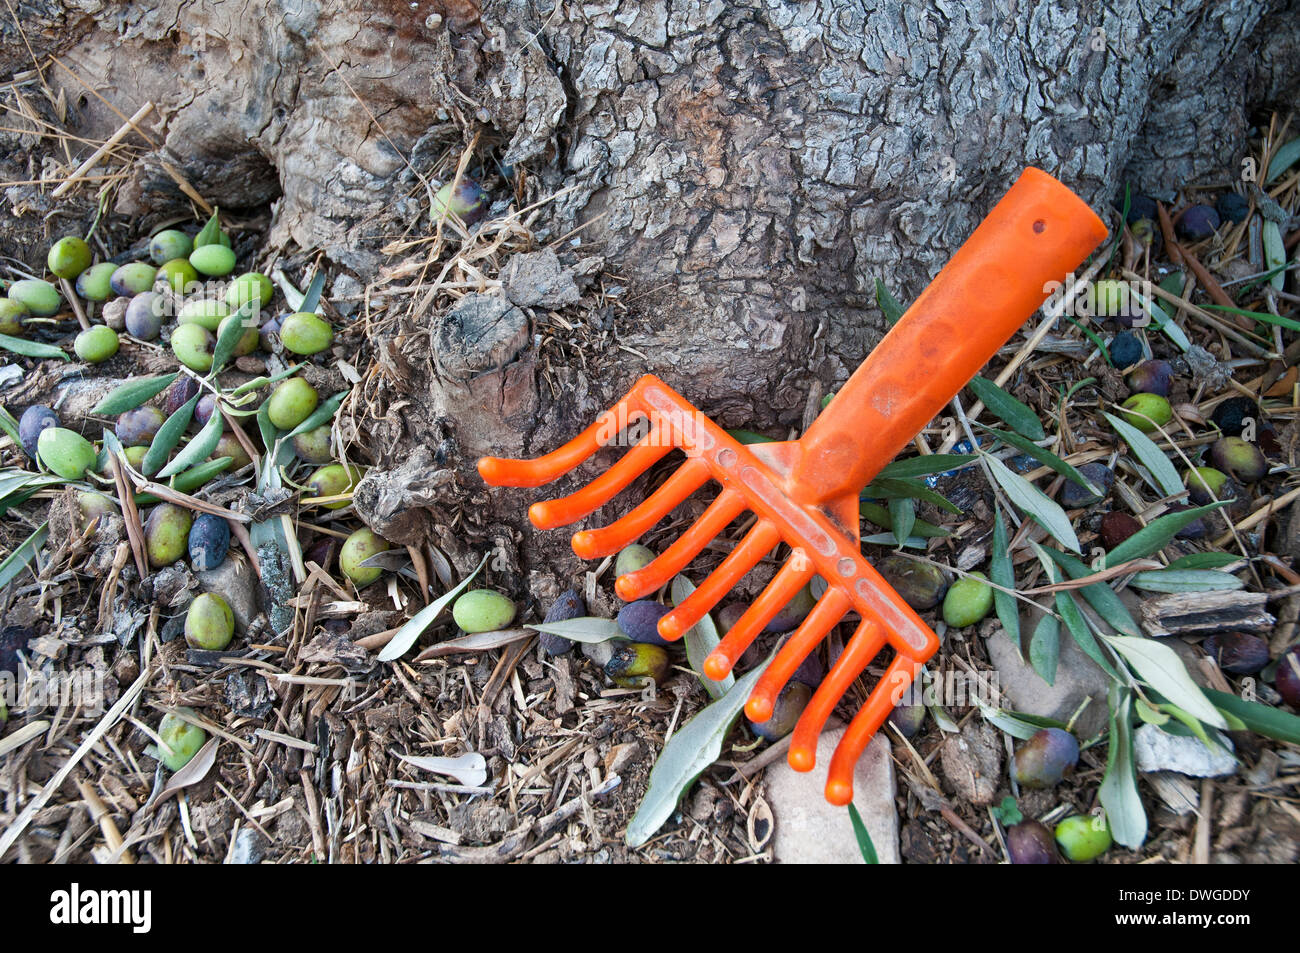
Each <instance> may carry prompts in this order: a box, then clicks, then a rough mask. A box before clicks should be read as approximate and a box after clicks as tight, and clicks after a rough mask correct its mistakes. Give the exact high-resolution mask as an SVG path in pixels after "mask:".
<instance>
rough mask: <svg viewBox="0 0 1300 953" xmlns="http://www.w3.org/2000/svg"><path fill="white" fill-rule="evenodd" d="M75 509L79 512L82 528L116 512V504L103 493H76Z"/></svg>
mask: <svg viewBox="0 0 1300 953" xmlns="http://www.w3.org/2000/svg"><path fill="white" fill-rule="evenodd" d="M77 509H78V511H80V513H81V526H82V529H85V528H86V527H88V526H90V524H91V523H93V522H94V521H95V520H101V521H102V520H104V519H105V518H107V517H109V516H113V515H115V514H116V513H117V504H116V503H114V502H113V501H112V500H111V499H110V498H109V497H107V496H105V495H104V494H103V493H81V492H79V493H77Z"/></svg>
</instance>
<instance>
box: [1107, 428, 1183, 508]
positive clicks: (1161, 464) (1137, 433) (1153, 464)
mask: <svg viewBox="0 0 1300 953" xmlns="http://www.w3.org/2000/svg"><path fill="white" fill-rule="evenodd" d="M1105 417H1106V419H1107V420H1108V421H1109V422H1110V425H1111V426H1112V427H1114V428H1115V430H1116V432H1117V433H1119V435H1120V436H1121V437H1123V438H1124V442H1125V443H1127V444H1128V445H1129V449H1130V450H1132V451H1133V455H1134V456H1135V457H1137V458H1138V460H1139V461H1140V462H1141V464H1142V465H1143V466H1144V467H1146V468H1147V470H1148V471H1149V472H1150V474H1151V478H1152V479H1153V480H1155V481H1156V486H1158V487H1160V489H1161V491H1162V492H1163V493H1164V494H1165V495H1166V496H1176V495H1178V494H1179V493H1182V492H1183V490H1184V489H1186V488H1185V487H1184V486H1183V481H1182V480H1180V479H1178V471H1177V470H1175V469H1174V465H1173V464H1172V463H1170V462H1169V458H1168V457H1167V456H1165V452H1164V451H1163V450H1161V449H1160V448H1159V447H1157V446H1156V445H1155V443H1154V442H1153V441H1152V440H1151V438H1150V437H1148V436H1147V435H1146V434H1144V433H1143V432H1142V431H1141V430H1138V429H1137V428H1136V427H1134V426H1133V425H1132V424H1130V423H1127V422H1126V421H1123V420H1120V419H1119V418H1118V417H1116V416H1114V415H1112V414H1106V415H1105Z"/></svg>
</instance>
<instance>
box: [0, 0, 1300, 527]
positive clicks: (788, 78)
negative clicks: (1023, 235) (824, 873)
mask: <svg viewBox="0 0 1300 953" xmlns="http://www.w3.org/2000/svg"><path fill="white" fill-rule="evenodd" d="M1082 6H1084V7H1086V9H1081V8H1080V7H1081V5H1079V4H1075V3H1071V2H1065V0H1007V2H974V3H959V2H955V0H935V2H930V3H919V2H912V0H907V2H902V3H897V2H892V3H882V4H875V3H869V2H855V0H819V2H809V3H787V2H777V0H766V2H765V0H738V2H726V3H724V2H722V0H707V2H687V0H640V2H637V3H627V2H624V3H619V2H617V0H595V2H590V3H567V4H557V3H556V2H554V0H497V2H490V3H487V4H485V5H484V6H483V8H482V9H481V10H480V9H479V8H478V6H476V5H475V4H474V3H473V2H472V0H419V2H411V0H403V2H375V3H367V4H364V5H355V6H354V7H353V6H345V5H342V4H324V3H318V2H315V0H241V2H238V3H236V2H233V0H195V2H178V0H160V2H158V3H155V4H149V5H147V6H146V5H141V4H136V3H126V2H121V0H74V2H70V3H66V4H58V3H53V2H50V0H30V2H20V3H19V5H18V10H19V16H20V19H21V20H22V22H23V26H24V30H25V34H26V38H27V41H28V42H30V44H31V45H32V47H33V48H34V49H35V50H36V52H37V53H48V52H52V53H57V54H58V55H59V56H60V57H61V58H62V59H63V60H64V61H65V62H67V63H68V64H69V65H70V66H73V67H74V68H75V69H76V70H77V71H78V73H79V74H80V75H81V76H82V77H83V78H85V79H86V80H87V81H88V82H89V83H90V84H91V85H92V86H94V87H95V88H96V89H98V90H102V91H103V93H104V95H105V96H106V97H107V98H109V99H110V100H112V101H113V102H114V103H115V104H116V105H117V106H118V107H119V108H120V109H121V110H123V111H124V112H129V111H131V109H132V108H134V106H135V105H136V104H138V103H140V102H142V101H143V100H146V99H150V100H153V101H154V102H155V103H157V104H158V105H159V106H160V107H161V108H160V110H159V114H160V116H161V119H160V120H159V121H158V122H157V123H155V124H154V125H153V126H152V132H153V134H154V135H155V136H156V138H157V139H158V143H159V148H158V151H157V152H156V153H155V154H154V155H153V156H152V157H151V158H150V159H149V160H148V161H146V162H144V163H141V168H140V171H139V174H138V175H137V176H136V179H135V181H134V182H133V183H132V186H131V187H130V188H129V189H127V190H125V191H124V193H123V206H124V208H125V209H126V210H128V211H130V210H136V211H145V210H149V211H151V212H154V213H156V212H158V210H159V209H162V208H165V207H167V205H168V204H169V203H175V204H179V203H180V202H181V201H182V196H181V194H180V192H179V190H178V187H177V186H176V184H175V182H174V180H173V178H172V177H171V176H170V175H168V174H167V172H166V170H165V167H164V163H169V164H171V165H173V166H174V167H176V168H178V169H180V170H181V171H182V172H183V173H184V175H185V176H186V177H187V178H188V179H189V180H190V181H191V182H193V183H194V184H195V185H196V186H197V187H198V188H199V190H200V191H201V192H202V193H203V194H204V195H205V196H207V197H208V198H209V199H210V200H212V201H213V202H217V203H220V204H221V205H222V206H223V207H228V208H229V207H239V206H248V205H259V204H263V203H266V202H274V205H273V211H274V217H273V239H274V240H276V241H282V242H289V241H292V242H296V243H297V244H299V245H301V246H303V247H323V248H325V249H326V250H327V251H328V253H329V254H330V255H331V257H333V258H334V259H335V260H336V261H338V262H339V263H341V264H343V265H345V266H347V267H349V268H351V269H353V270H354V271H355V272H357V273H358V274H359V275H361V276H362V277H365V276H366V275H368V274H371V273H373V271H374V270H375V269H376V268H377V266H378V265H379V264H380V262H381V258H380V257H379V255H378V254H377V252H376V247H377V245H378V244H379V242H380V239H381V238H383V237H387V236H390V235H391V234H393V233H394V232H396V231H400V229H401V228H402V227H403V226H404V225H405V224H406V223H409V222H410V221H413V220H415V219H417V218H418V217H419V216H421V215H422V214H424V210H425V209H427V198H426V196H425V195H424V189H423V186H422V185H421V184H420V182H419V180H418V178H417V176H416V174H415V170H419V169H423V168H427V166H428V164H429V162H430V159H431V157H433V156H436V155H438V154H439V153H440V152H442V151H443V150H444V149H446V148H449V147H456V148H460V144H461V143H462V142H463V141H464V138H465V130H466V129H467V128H468V129H473V130H478V131H480V132H481V133H482V138H481V140H480V145H481V146H485V147H486V146H491V147H494V148H496V149H497V155H498V157H499V161H500V162H501V163H502V164H504V165H507V166H514V167H519V168H525V169H527V170H528V171H529V173H530V177H531V179H530V180H531V182H532V183H533V184H532V186H531V189H532V194H534V195H541V194H546V193H549V192H552V191H554V190H557V189H560V188H566V187H567V188H571V189H572V191H570V192H568V193H567V194H565V196H564V197H563V198H562V199H561V200H560V201H559V202H558V203H556V204H555V205H554V206H553V207H552V209H551V210H550V211H549V212H548V217H547V218H546V219H544V220H543V222H542V223H541V227H542V233H541V234H542V237H545V238H554V237H557V236H560V235H564V234H566V233H567V232H568V231H569V230H571V229H573V228H575V227H578V226H583V230H582V232H581V234H582V236H584V240H585V242H587V243H589V245H595V246H598V247H599V248H600V251H601V254H602V255H603V256H604V261H605V263H606V268H607V270H611V271H615V272H617V274H618V275H619V276H621V278H623V279H624V280H625V283H626V285H627V287H628V289H629V295H628V297H629V299H630V300H632V302H633V303H632V304H631V305H630V306H629V307H628V309H627V310H626V311H620V312H618V313H617V314H615V315H610V314H604V315H597V314H586V313H583V319H584V320H589V321H591V322H594V323H595V324H596V325H600V324H601V323H602V322H603V330H605V331H606V332H608V333H609V334H611V335H612V337H613V339H615V340H616V341H617V342H618V343H620V344H622V345H625V346H626V347H627V348H630V349H631V351H627V350H620V351H617V352H614V353H612V354H603V355H592V360H591V362H590V363H589V364H587V365H585V366H586V370H585V371H584V372H579V371H578V370H576V369H575V368H572V367H569V368H560V369H558V370H557V371H555V374H554V376H553V377H546V378H545V379H544V375H543V370H542V364H543V362H542V361H541V360H540V359H539V354H538V351H537V348H536V347H535V345H534V344H533V343H531V342H533V341H535V340H536V338H535V337H533V336H532V335H531V334H530V328H531V324H530V322H532V321H534V320H535V318H536V316H537V311H536V309H535V307H534V306H535V305H536V304H537V303H536V302H533V303H531V304H530V303H529V302H527V301H523V300H520V296H519V295H516V296H515V297H514V298H512V299H510V301H511V303H512V304H513V305H514V307H499V308H497V309H496V310H495V311H491V309H488V311H491V313H490V314H489V313H488V311H485V312H483V313H482V314H478V316H477V317H478V318H483V319H484V320H487V321H489V324H490V325H491V327H490V328H488V329H487V330H486V331H485V332H484V333H485V334H486V338H483V337H479V338H475V340H476V341H478V342H479V343H480V344H481V343H482V342H483V341H484V340H487V341H488V344H489V345H490V346H489V347H487V348H486V350H484V351H482V352H481V353H478V357H477V358H467V357H466V356H465V354H463V353H462V354H456V353H453V351H454V349H455V348H462V350H464V349H466V348H467V349H468V350H469V351H473V350H474V347H475V346H477V345H475V344H474V342H473V341H471V342H469V343H468V344H466V343H465V341H466V340H468V339H465V338H464V337H463V335H464V333H465V331H466V328H467V327H470V325H471V324H473V322H470V324H467V323H466V322H465V321H463V320H461V319H462V318H464V317H465V316H464V315H460V316H451V318H450V319H449V316H448V315H445V314H430V315H427V316H422V317H421V322H422V324H421V326H419V327H414V328H410V327H408V328H403V329H401V334H399V335H398V337H397V338H395V339H394V341H393V342H391V347H389V348H388V354H387V356H386V357H385V360H386V361H387V362H388V367H389V370H390V371H391V372H392V373H391V374H390V375H389V377H390V378H391V379H392V380H394V381H396V380H398V379H400V378H401V375H403V374H405V375H407V377H406V380H407V387H406V393H402V394H399V392H398V390H397V388H396V387H394V388H392V389H390V391H389V392H388V393H387V397H386V399H389V400H392V401H397V400H398V399H399V397H400V399H402V400H406V401H412V402H414V403H415V404H416V408H415V409H416V410H418V411H419V412H412V410H411V409H407V410H404V411H403V412H402V413H401V414H400V415H394V419H392V420H389V421H387V422H385V421H382V420H381V421H380V422H379V423H378V424H377V425H376V427H375V430H374V433H375V434H376V443H377V446H378V447H379V449H380V453H381V457H383V456H389V457H390V458H391V459H392V460H394V461H396V460H399V459H400V460H408V461H409V459H410V458H411V453H410V447H411V446H412V445H413V444H414V445H420V446H422V447H423V448H424V449H425V451H427V452H428V453H429V454H430V461H431V462H430V463H429V466H431V467H435V468H439V467H445V468H448V469H451V470H454V469H456V468H457V467H458V466H461V465H463V463H464V462H465V459H466V458H468V457H469V456H471V455H472V454H474V453H478V452H481V451H482V450H485V449H491V450H493V451H495V452H499V453H504V454H514V453H520V452H539V451H541V450H544V449H546V447H547V446H549V445H551V444H553V443H554V442H555V441H556V440H558V439H561V438H563V437H566V436H570V435H572V433H573V432H575V430H576V428H577V427H578V426H579V425H580V424H581V422H583V421H584V420H588V419H590V417H591V415H592V414H593V413H595V412H596V411H597V410H598V409H600V408H601V407H603V406H605V405H607V404H608V403H609V402H610V401H611V400H612V399H613V398H614V397H616V396H617V395H618V393H620V392H621V391H622V390H623V389H625V388H626V386H627V385H628V384H629V383H630V381H631V380H633V379H634V378H635V377H636V376H637V375H639V374H641V373H643V372H645V371H646V370H650V371H654V372H656V373H659V374H661V375H662V376H664V377H665V378H666V379H667V380H668V381H669V382H670V383H672V384H673V385H674V386H677V387H678V388H679V389H681V390H682V391H683V392H684V393H686V394H688V395H689V396H690V397H691V398H692V399H693V400H695V401H696V402H697V403H698V404H699V405H700V406H701V407H703V408H704V409H705V410H707V411H708V412H710V413H711V414H713V415H715V416H717V417H719V418H721V420H722V421H723V422H724V423H725V424H727V425H741V424H744V425H747V426H755V427H761V426H765V425H771V424H773V423H780V424H786V425H789V424H793V423H797V422H798V420H799V419H800V418H801V416H802V414H803V408H804V404H805V398H806V395H807V390H808V386H809V383H810V381H811V380H812V379H813V378H814V377H815V378H817V379H819V380H821V381H822V382H825V383H827V384H830V385H832V386H833V385H834V384H835V383H836V382H838V381H841V380H843V378H844V377H846V376H847V374H848V373H849V372H851V370H852V369H853V367H854V366H855V365H856V364H857V363H858V362H859V361H860V360H861V359H862V357H863V356H864V354H865V353H866V352H867V350H868V349H869V348H870V346H871V345H872V344H873V343H874V341H875V340H876V339H877V338H878V336H879V333H880V330H881V327H882V321H881V318H880V315H879V314H878V312H877V311H876V309H875V306H874V303H873V295H872V292H871V289H872V287H873V281H874V279H875V278H877V277H883V278H886V279H887V281H888V283H889V285H890V286H891V288H893V289H894V290H895V292H896V293H898V294H899V296H900V297H903V298H908V297H910V296H912V295H914V294H916V293H917V292H918V291H919V290H920V289H921V287H923V285H924V283H925V281H926V279H927V278H928V276H929V275H931V274H933V273H934V272H935V271H936V270H937V269H938V267H939V266H940V265H941V264H942V262H943V261H944V260H946V258H947V257H948V256H949V254H950V253H951V252H952V250H953V249H954V248H955V247H956V246H957V245H959V244H960V243H961V241H962V240H963V239H964V237H965V236H966V235H967V234H968V233H969V232H970V231H971V229H972V228H973V226H974V225H975V223H976V222H977V221H978V220H979V218H980V217H981V216H982V215H983V214H984V212H985V211H987V209H988V208H989V207H990V206H991V205H992V204H993V202H995V201H996V200H997V198H998V197H999V196H1000V195H1001V193H1002V192H1003V191H1004V190H1005V189H1006V187H1007V186H1008V185H1009V184H1010V183H1011V181H1013V179H1014V178H1015V176H1016V175H1017V174H1018V173H1019V172H1020V170H1021V168H1022V167H1023V166H1025V165H1026V164H1034V165H1039V166H1041V167H1043V168H1045V169H1047V170H1048V171H1050V172H1052V173H1053V174H1054V175H1056V176H1058V177H1059V178H1061V179H1062V180H1063V181H1065V182H1066V183H1068V184H1070V185H1071V186H1072V187H1074V188H1075V189H1076V190H1077V191H1079V192H1080V193H1081V194H1082V195H1083V196H1084V197H1085V198H1087V199H1088V200H1089V201H1091V202H1092V203H1093V204H1094V206H1103V205H1105V204H1107V203H1108V202H1109V201H1110V200H1111V198H1112V197H1113V196H1114V194H1115V192H1116V189H1117V187H1118V186H1119V184H1120V183H1121V182H1122V181H1123V180H1124V179H1125V178H1128V179H1129V180H1131V181H1133V182H1134V184H1135V185H1136V186H1138V187H1139V188H1142V189H1148V190H1159V191H1167V190H1169V189H1170V188H1172V187H1175V186H1178V185H1181V184H1184V183H1187V182H1193V181H1196V180H1197V179H1198V178H1204V177H1207V176H1208V177H1211V178H1215V179H1222V177H1223V174H1224V170H1227V169H1233V168H1236V167H1237V164H1238V162H1239V160H1240V158H1241V157H1242V156H1243V155H1244V146H1245V131H1246V129H1247V126H1248V124H1249V110H1251V109H1252V108H1254V107H1269V106H1277V107H1281V108H1282V109H1284V110H1286V109H1289V108H1292V107H1293V106H1294V105H1295V101H1296V93H1297V86H1296V83H1297V76H1298V75H1300V74H1298V73H1297V72H1296V71H1295V70H1294V69H1293V68H1291V67H1292V66H1293V64H1294V63H1295V62H1296V53H1297V37H1300V4H1298V3H1297V2H1295V0H1259V2H1247V3H1242V2H1236V0H1211V2H1205V0H1115V2H1113V3H1110V4H1106V5H1092V4H1088V5H1082ZM0 33H2V34H3V47H2V48H0V70H5V71H13V70H17V69H22V68H25V67H28V66H30V59H29V57H28V56H27V52H26V48H25V45H24V43H23V42H22V40H21V38H20V37H18V36H17V33H16V30H15V28H14V23H13V22H12V20H7V21H4V25H3V27H0ZM49 79H50V81H51V82H52V83H55V84H57V85H58V86H59V87H61V88H63V89H64V90H65V91H66V93H67V96H68V102H69V104H70V106H71V108H72V112H73V115H74V121H75V124H76V125H77V127H78V129H79V130H80V131H81V132H82V133H83V134H85V135H88V136H101V137H102V136H104V135H106V134H107V133H108V132H110V131H111V130H112V129H115V128H116V127H117V125H119V124H120V119H119V117H118V116H116V115H114V114H113V113H112V112H110V111H109V110H107V109H106V108H104V106H103V105H102V104H101V103H100V102H99V101H98V100H97V99H95V98H94V97H93V96H88V95H86V94H85V91H84V90H83V89H82V87H81V86H80V85H78V84H77V83H75V82H73V81H72V80H71V79H70V77H69V76H68V75H67V74H66V73H65V72H64V71H62V70H59V69H55V70H51V71H50V76H49ZM381 127H382V129H381ZM498 198H501V196H498ZM562 257H563V258H565V261H566V264H572V263H573V262H572V260H571V259H572V258H573V256H572V255H567V256H566V255H565V253H564V251H563V250H562ZM589 264H590V263H589ZM579 270H580V271H581V268H580V269H579ZM591 270H592V269H591V267H588V268H587V271H588V272H590V271H591ZM507 298H509V296H507ZM530 308H532V309H533V310H529V309H530ZM521 309H522V310H521ZM471 317H472V316H471ZM475 320H477V318H476V319H475ZM449 321H450V323H449ZM480 330H482V328H480ZM457 334H461V335H462V339H457V338H456V335H457ZM458 340H460V343H457V341H458ZM636 353H639V354H642V355H645V356H646V358H647V359H646V360H641V359H640V358H638V357H636V356H635V354H636ZM476 360H477V361H479V363H475V361H476ZM483 361H486V362H487V363H482V362H483ZM412 381H414V382H415V383H414V386H412V385H411V382H412ZM381 396H382V395H381ZM399 418H400V419H399ZM387 447H391V448H392V450H391V453H388V452H387V451H386V450H385V448H387ZM432 448H437V452H436V454H435V453H434V451H433V449H432ZM458 482H459V483H460V485H464V486H468V483H469V481H455V480H443V479H442V478H439V479H436V480H427V479H426V480H422V481H420V487H421V489H420V493H421V494H423V496H422V501H423V502H424V503H425V505H430V506H431V505H433V504H432V503H431V502H429V501H431V500H432V499H434V498H436V497H438V496H439V495H440V494H441V495H443V496H445V495H447V494H449V493H453V492H454V491H452V490H450V489H449V488H450V487H454V486H456V485H458ZM391 489H392V488H391V487H390V488H388V490H385V488H382V487H380V488H377V489H376V491H375V499H376V501H378V500H379V499H381V498H382V497H383V496H384V494H385V492H388V491H390V490H391ZM381 491H382V492H381ZM390 496H391V494H390ZM376 505H378V504H377V503H376ZM390 505H392V506H393V507H394V508H395V509H400V506H398V505H397V503H395V502H394V501H393V499H390ZM429 512H430V520H433V519H434V517H435V515H436V513H435V511H434V510H430V511H429ZM368 515H369V516H372V517H374V519H375V520H376V522H379V523H381V524H382V523H383V520H382V519H381V518H380V514H379V513H378V511H375V510H372V511H370V513H369V514H368ZM404 519H405V523H406V524H407V525H408V529H409V532H410V533H414V532H415V531H416V529H417V528H418V527H419V526H420V525H424V526H426V528H427V521H426V522H424V523H422V522H421V521H420V520H415V521H414V522H412V520H411V519H410V518H409V517H406V518H404Z"/></svg>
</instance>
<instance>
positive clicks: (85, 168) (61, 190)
mask: <svg viewBox="0 0 1300 953" xmlns="http://www.w3.org/2000/svg"><path fill="white" fill-rule="evenodd" d="M55 62H56V63H57V62H58V60H55ZM60 65H62V64H60ZM64 68H65V69H66V68H67V67H64ZM152 109H153V103H145V104H144V105H143V106H141V107H140V108H139V109H137V110H136V111H135V115H134V116H132V117H131V118H130V119H128V120H127V121H126V122H124V123H123V124H122V125H121V126H119V127H118V129H117V132H115V133H113V134H112V135H111V136H109V137H108V138H107V139H106V140H104V144H103V145H102V146H100V147H99V148H98V149H96V150H95V151H94V152H92V153H91V154H90V158H89V159H87V160H86V161H85V162H83V163H81V165H79V166H77V170H76V171H75V172H73V173H72V175H71V176H69V178H68V180H67V181H66V182H64V183H63V184H62V185H60V186H59V187H58V188H57V189H55V190H54V191H53V192H52V193H51V197H52V198H56V199H59V198H63V196H64V195H66V194H67V193H68V192H69V191H71V189H72V187H73V186H74V185H76V181H75V180H76V179H77V178H78V177H79V176H83V175H85V174H86V173H87V172H89V171H90V170H91V169H93V168H94V167H95V166H97V165H99V162H100V160H101V159H103V158H104V156H106V155H108V153H109V152H111V151H112V150H113V147H114V146H116V145H117V144H118V143H119V142H121V141H122V140H123V139H125V138H126V137H127V136H128V135H129V134H130V133H131V131H132V130H133V129H135V130H136V131H137V132H138V131H139V130H138V129H136V123H138V122H140V121H141V120H142V119H144V117H145V116H147V115H149V113H150V111H151V110H152ZM142 135H143V134H142ZM145 138H148V137H147V136H146V137H145Z"/></svg>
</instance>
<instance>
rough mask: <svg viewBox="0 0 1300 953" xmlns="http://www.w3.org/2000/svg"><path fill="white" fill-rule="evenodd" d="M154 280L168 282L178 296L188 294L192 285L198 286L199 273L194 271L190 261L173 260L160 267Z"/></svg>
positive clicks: (183, 259)
mask: <svg viewBox="0 0 1300 953" xmlns="http://www.w3.org/2000/svg"><path fill="white" fill-rule="evenodd" d="M154 280H155V281H165V282H167V285H168V287H170V288H171V289H172V291H174V292H176V293H177V294H178V295H179V294H187V293H189V292H190V290H191V286H192V285H196V284H198V280H199V273H198V272H197V271H195V270H194V266H193V265H191V264H190V263H189V260H188V259H185V258H173V259H172V260H171V261H167V262H163V263H162V264H161V265H159V266H158V274H157V276H156V277H155V279H154Z"/></svg>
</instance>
